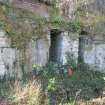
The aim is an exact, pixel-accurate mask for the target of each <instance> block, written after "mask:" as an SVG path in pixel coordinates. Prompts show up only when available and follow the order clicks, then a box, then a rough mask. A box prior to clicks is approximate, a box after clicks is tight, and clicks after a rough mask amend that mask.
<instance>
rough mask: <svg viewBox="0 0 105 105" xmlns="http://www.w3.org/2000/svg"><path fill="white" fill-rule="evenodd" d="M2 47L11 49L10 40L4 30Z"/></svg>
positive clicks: (0, 40) (1, 39)
mask: <svg viewBox="0 0 105 105" xmlns="http://www.w3.org/2000/svg"><path fill="white" fill-rule="evenodd" d="M0 47H10V40H9V38H8V37H7V36H6V34H5V32H4V31H3V30H0Z"/></svg>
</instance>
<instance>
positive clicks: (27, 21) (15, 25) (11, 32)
mask: <svg viewBox="0 0 105 105" xmlns="http://www.w3.org/2000/svg"><path fill="white" fill-rule="evenodd" d="M54 4H55V5H53V6H51V8H50V10H51V11H50V18H49V19H46V18H44V17H40V16H37V15H35V14H33V13H31V12H28V11H26V10H24V9H17V8H14V7H13V6H12V5H8V4H0V28H2V29H3V30H5V31H6V33H7V35H8V36H9V37H10V38H11V41H12V44H11V45H12V46H13V47H17V48H21V49H23V48H25V47H26V45H27V44H28V43H29V41H30V39H32V38H35V37H41V36H42V35H45V34H46V32H45V29H46V27H47V28H50V29H59V30H68V31H75V32H79V31H80V30H81V24H80V23H79V21H70V20H65V19H64V18H63V17H62V16H61V15H60V14H59V8H57V6H56V2H54Z"/></svg>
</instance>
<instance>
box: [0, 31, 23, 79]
mask: <svg viewBox="0 0 105 105" xmlns="http://www.w3.org/2000/svg"><path fill="white" fill-rule="evenodd" d="M4 75H6V76H10V77H19V78H20V77H21V75H22V73H21V69H20V62H19V51H18V50H17V49H16V48H11V46H10V40H9V38H8V37H6V34H5V32H4V31H2V30H0V78H3V77H4Z"/></svg>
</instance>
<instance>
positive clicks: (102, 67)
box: [83, 36, 105, 72]
mask: <svg viewBox="0 0 105 105" xmlns="http://www.w3.org/2000/svg"><path fill="white" fill-rule="evenodd" d="M100 37H101V39H102V36H100ZM96 39H97V37H94V38H93V39H91V37H88V38H87V37H86V38H85V39H84V43H83V44H84V46H85V48H84V62H85V63H87V64H89V65H90V66H91V67H93V68H94V69H96V70H99V71H103V72H105V43H104V38H103V40H100V39H99V40H98V39H97V40H96Z"/></svg>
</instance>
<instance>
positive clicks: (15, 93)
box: [9, 80, 44, 105]
mask: <svg viewBox="0 0 105 105" xmlns="http://www.w3.org/2000/svg"><path fill="white" fill-rule="evenodd" d="M9 99H10V101H11V102H12V103H13V104H14V105H44V102H43V100H44V99H43V92H42V88H41V83H40V82H38V81H36V80H33V81H29V82H28V83H26V84H25V85H22V84H21V82H18V81H16V82H15V84H14V87H13V88H12V94H11V95H10V98H9Z"/></svg>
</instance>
